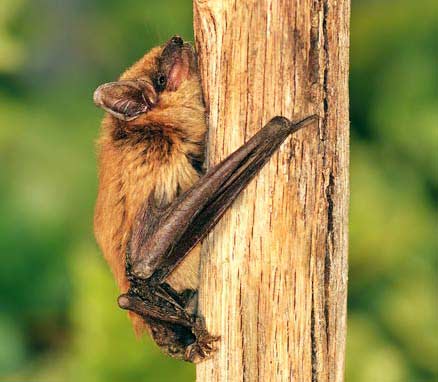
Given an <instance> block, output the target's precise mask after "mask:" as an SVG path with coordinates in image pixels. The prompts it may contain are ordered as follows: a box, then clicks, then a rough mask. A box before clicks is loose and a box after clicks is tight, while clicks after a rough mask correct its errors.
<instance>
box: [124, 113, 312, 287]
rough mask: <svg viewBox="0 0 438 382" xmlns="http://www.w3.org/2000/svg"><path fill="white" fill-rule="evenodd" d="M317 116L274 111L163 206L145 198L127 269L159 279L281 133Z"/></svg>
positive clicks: (263, 158) (205, 228) (224, 207)
mask: <svg viewBox="0 0 438 382" xmlns="http://www.w3.org/2000/svg"><path fill="white" fill-rule="evenodd" d="M317 120H318V119H317V117H316V116H311V117H308V118H305V119H303V120H301V121H300V122H298V123H291V122H290V121H289V120H287V119H286V118H283V117H275V118H274V119H272V120H271V121H270V122H269V123H268V124H267V125H266V126H264V127H263V128H262V129H261V130H260V131H259V132H258V133H257V134H256V135H255V136H254V137H252V138H251V139H250V140H249V141H248V142H247V143H246V144H244V145H243V146H242V147H241V148H239V149H238V150H237V151H235V152H234V153H233V154H231V155H230V156H229V157H227V158H226V159H225V160H224V161H222V162H221V163H219V164H218V165H216V166H214V167H213V168H211V169H210V170H209V171H208V172H207V173H206V174H205V175H204V176H203V177H202V178H201V179H199V181H198V182H197V183H196V184H194V185H193V186H192V188H190V189H189V190H188V191H187V192H185V193H184V194H182V195H181V196H180V197H178V198H177V199H176V200H175V201H174V202H172V203H171V204H170V205H169V206H168V207H166V208H164V209H160V208H159V207H156V206H155V205H154V201H153V199H152V198H150V199H149V200H148V202H147V203H146V205H145V206H144V208H143V209H142V211H141V213H140V214H139V217H138V219H137V221H136V224H135V227H134V229H133V235H132V238H131V245H130V254H129V257H128V258H129V263H130V265H129V268H130V270H131V272H132V274H133V275H134V276H135V277H138V278H143V279H150V281H151V282H153V283H157V284H158V283H161V282H162V281H163V280H164V279H165V278H166V276H167V275H168V274H169V273H170V272H171V271H172V270H173V269H174V268H175V267H176V266H177V265H178V263H179V262H180V261H181V260H182V259H183V258H184V256H185V255H186V254H187V253H188V252H189V251H190V250H191V249H192V248H193V247H194V246H195V245H196V244H197V243H198V242H199V241H200V240H202V239H203V238H204V237H205V236H206V235H207V234H208V232H210V231H211V229H212V228H213V227H214V226H215V224H216V223H217V222H218V221H219V219H220V218H221V216H222V215H223V214H224V212H225V211H226V210H227V209H228V208H229V207H230V205H231V203H233V201H234V200H235V199H236V197H237V196H238V195H239V193H240V192H241V191H242V190H243V189H244V188H245V187H246V185H247V184H248V183H249V182H250V180H251V179H253V178H254V176H255V175H256V174H257V172H258V171H259V170H260V169H261V168H262V167H263V166H264V164H265V163H266V162H267V161H268V160H269V158H270V157H271V155H272V154H273V153H274V152H275V150H277V148H278V147H279V146H280V145H281V143H282V142H283V141H284V140H285V139H286V137H287V136H289V135H290V134H292V133H294V132H296V131H298V130H299V129H301V128H302V127H304V126H307V125H309V124H311V123H312V122H316V121H317Z"/></svg>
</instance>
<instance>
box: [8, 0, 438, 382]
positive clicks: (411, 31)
mask: <svg viewBox="0 0 438 382" xmlns="http://www.w3.org/2000/svg"><path fill="white" fill-rule="evenodd" d="M140 3H141V4H140ZM140 3H139V2H137V1H132V0H128V1H126V0H125V1H115V0H111V1H109V0H105V1H104V0H88V1H86V0H69V1H56V0H38V1H31V0H1V2H0V164H1V170H0V184H1V188H0V212H1V213H0V256H1V267H0V381H29V382H30V381H44V382H46V381H48V382H50V381H83V382H88V381H89V382H118V381H121V382H140V381H170V380H178V381H191V380H193V379H194V367H193V366H191V365H188V364H186V363H182V362H178V361H173V360H171V359H169V358H167V357H164V356H162V355H161V353H160V352H159V351H158V350H157V347H156V346H155V345H152V344H151V343H150V342H149V340H147V339H145V340H144V342H147V344H144V343H138V342H136V340H135V339H134V336H133V334H132V332H131V330H130V329H129V324H128V322H127V318H126V316H125V313H124V312H122V311H121V310H119V309H117V308H115V298H116V296H117V291H116V288H115V286H114V282H113V280H112V278H111V275H110V272H109V270H108V268H107V266H106V264H105V263H104V261H103V259H102V258H101V256H100V254H99V253H98V250H97V248H96V245H95V243H94V239H93V236H92V213H93V204H94V199H95V193H96V187H97V184H96V168H95V148H94V142H95V138H96V136H97V132H98V126H99V121H100V119H101V116H102V113H101V111H99V110H97V109H96V108H95V107H94V106H93V103H92V100H91V95H92V91H93V90H94V88H95V87H96V86H97V85H98V84H100V83H102V82H106V81H108V80H111V79H114V78H116V77H117V75H118V74H119V73H120V71H121V69H124V68H126V67H127V66H128V65H130V64H131V63H132V62H133V61H135V60H136V59H137V58H138V57H140V56H141V55H142V54H143V53H144V52H145V51H146V50H148V49H149V48H151V47H153V46H155V45H157V44H159V43H161V42H163V41H165V40H166V39H167V38H168V37H169V36H171V35H173V34H175V33H178V34H181V35H183V36H185V37H186V38H192V30H191V29H192V14H191V12H192V9H191V1H190V0H185V1H177V0H175V1H170V0H161V1H159V2H153V1H150V2H145V1H143V2H140ZM437 72H438V1H436V0H419V1H416V2H412V1H410V0H409V1H408V0H399V1H382V0H380V1H379V0H353V4H352V19H351V81H350V83H351V121H352V124H351V229H350V232H351V241H350V248H351V250H350V283H349V318H348V326H349V332H348V348H347V371H346V373H347V378H346V381H347V382H374V381H375V382H404V381H406V382H417V381H418V382H429V381H437V369H438V333H437V323H438V320H437V318H438V317H437V288H436V287H437V277H436V276H437V256H436V255H437V246H436V244H437V240H436V236H437V234H438V232H437V225H436V218H437V194H438V176H437V163H438V157H437V155H438V80H437V79H438V76H437Z"/></svg>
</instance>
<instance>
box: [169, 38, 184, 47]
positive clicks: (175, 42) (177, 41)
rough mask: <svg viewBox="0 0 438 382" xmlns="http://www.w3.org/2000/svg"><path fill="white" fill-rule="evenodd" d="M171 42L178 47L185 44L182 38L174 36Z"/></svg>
mask: <svg viewBox="0 0 438 382" xmlns="http://www.w3.org/2000/svg"><path fill="white" fill-rule="evenodd" d="M170 42H171V43H172V44H175V45H178V46H183V44H184V40H183V39H182V38H181V36H173V37H172V38H171V39H170Z"/></svg>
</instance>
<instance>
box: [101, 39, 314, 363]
mask: <svg viewBox="0 0 438 382" xmlns="http://www.w3.org/2000/svg"><path fill="white" fill-rule="evenodd" d="M94 102H95V103H96V105H97V106H99V107H101V108H103V109H104V110H105V111H107V112H108V113H107V114H106V115H105V118H104V119H103V122H102V130H101V136H100V139H99V147H100V154H99V162H100V171H99V192H98V197H97V203H96V210H95V218H94V229H95V235H96V238H97V241H98V243H99V246H100V247H101V249H102V251H103V253H104V256H105V258H106V260H107V261H108V263H109V265H110V266H111V268H112V271H113V273H114V275H115V278H116V280H117V283H118V286H119V288H120V290H121V292H122V295H120V297H119V299H118V303H119V306H120V307H121V308H123V309H127V310H129V311H130V316H131V319H132V321H133V325H134V328H135V330H136V332H137V334H141V333H142V332H143V331H144V330H147V331H149V333H150V334H151V335H152V337H153V338H154V340H155V342H156V343H157V344H158V345H159V346H160V348H161V349H162V350H163V351H164V352H166V353H167V354H169V355H171V356H173V357H175V358H179V359H183V360H186V361H191V362H198V361H201V360H203V359H204V358H206V357H208V356H209V355H210V354H211V352H212V351H213V350H214V342H215V341H217V340H218V337H214V336H211V335H210V334H209V333H208V331H207V330H206V327H205V323H204V320H203V319H202V317H201V316H199V315H198V314H197V304H196V302H197V295H196V290H197V284H198V267H199V242H200V241H201V240H202V239H203V238H204V237H205V235H206V234H207V233H208V232H209V231H211V229H212V228H213V227H214V225H215V224H216V223H217V222H218V220H219V219H220V218H221V216H222V215H223V214H224V212H225V211H226V210H227V209H228V208H229V207H230V205H231V204H232V202H233V201H234V200H235V198H236V197H237V196H238V195H239V193H240V192H241V191H242V190H243V189H244V188H245V187H246V185H247V184H248V183H249V181H250V180H251V179H252V178H254V176H255V175H256V174H257V172H258V171H259V170H260V169H261V168H262V167H263V165H264V164H265V163H266V162H267V161H268V160H269V158H270V156H271V155H272V154H273V153H274V152H275V150H276V149H277V148H278V147H279V146H280V144H281V143H282V142H283V141H284V140H285V139H286V137H287V136H289V135H290V134H292V133H294V132H296V131H297V130H299V129H300V128H302V127H304V126H306V125H308V124H310V123H312V122H314V121H316V117H315V116H311V117H308V118H306V119H303V120H302V121H300V122H298V123H295V124H293V123H291V122H290V121H289V120H287V119H286V118H284V117H275V118H274V119H272V120H271V121H270V122H269V123H268V124H267V125H266V126H265V127H263V128H262V129H261V130H260V131H259V132H258V133H257V134H256V135H255V136H254V137H253V138H251V139H250V140H249V141H248V142H247V143H245V144H244V145H243V146H242V147H241V148H240V149H238V150H237V151H235V152H234V153H233V154H231V155H230V156H229V157H228V158H226V159H225V160H224V161H223V162H221V163H219V164H218V165H216V166H215V167H213V168H211V169H210V170H209V171H208V172H206V173H205V174H204V170H203V167H202V165H203V161H204V139H205V133H206V131H207V123H206V116H205V107H204V103H203V99H202V89H201V83H200V78H199V75H198V69H197V63H196V56H195V53H194V51H193V49H192V47H191V46H190V44H188V43H184V41H183V40H182V39H181V38H180V37H178V36H175V37H173V38H171V39H170V40H169V41H168V42H167V43H166V44H165V45H164V46H161V47H157V48H154V49H152V50H151V51H150V52H148V53H147V54H146V55H145V56H144V57H143V58H141V59H140V60H139V61H138V62H136V63H135V64H134V65H133V66H132V67H131V68H129V69H128V70H127V71H126V72H125V73H123V74H122V76H121V77H120V79H119V81H117V82H111V83H107V84H104V85H101V86H99V87H98V88H97V89H96V91H95V93H94Z"/></svg>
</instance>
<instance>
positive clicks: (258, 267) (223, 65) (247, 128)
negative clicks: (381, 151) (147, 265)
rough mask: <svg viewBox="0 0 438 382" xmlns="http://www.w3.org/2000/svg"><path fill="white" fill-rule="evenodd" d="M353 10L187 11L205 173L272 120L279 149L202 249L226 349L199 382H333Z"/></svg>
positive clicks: (244, 0)
mask: <svg viewBox="0 0 438 382" xmlns="http://www.w3.org/2000/svg"><path fill="white" fill-rule="evenodd" d="M349 12H350V4H349V0H337V1H334V0H333V1H332V0H270V1H269V0H259V1H257V0H241V1H239V2H237V1H232V0H222V1H214V0H194V26H195V37H196V46H197V50H198V53H199V61H200V70H201V75H202V82H203V88H204V92H205V94H204V95H205V99H206V103H207V105H208V107H209V112H208V113H209V114H208V116H209V126H210V130H209V152H208V160H209V163H210V164H211V165H213V164H216V163H218V162H219V161H220V160H221V159H223V158H225V157H226V156H227V155H228V154H230V153H231V152H232V151H234V150H235V149H236V148H238V147H239V146H240V145H241V144H243V143H244V142H245V141H247V140H248V139H249V138H250V137H251V136H252V135H254V133H255V132H256V131H257V130H258V129H260V128H261V127H262V126H263V125H264V124H265V123H266V122H267V121H268V120H270V119H271V118H272V117H274V116H276V115H283V116H286V117H288V118H290V119H292V120H295V121H296V120H298V119H300V118H303V117H305V116H308V115H310V114H314V113H315V114H318V115H319V116H321V118H322V119H321V121H320V123H319V125H314V126H310V127H307V128H306V129H304V130H301V131H300V132H298V133H297V134H296V135H294V136H292V137H291V138H289V139H288V140H286V142H285V143H284V144H283V145H282V146H281V148H280V149H279V151H278V153H276V154H274V156H273V157H272V158H271V160H270V161H269V163H268V164H267V165H266V166H265V168H264V169H263V170H262V171H261V173H260V174H259V176H258V177H257V178H256V179H255V180H254V181H252V182H251V184H250V185H249V187H248V188H247V189H246V190H245V191H244V192H243V195H241V196H240V197H239V198H238V200H237V201H236V202H235V203H234V204H233V207H232V208H231V210H230V211H229V212H227V213H226V215H225V216H224V218H223V219H222V220H221V222H220V223H219V224H218V225H217V227H216V229H215V230H214V232H212V233H211V234H210V235H209V237H208V239H207V240H206V242H205V245H204V248H203V251H204V256H203V260H202V261H203V262H202V267H201V272H202V276H201V277H202V280H201V287H200V309H201V313H202V314H203V315H204V316H205V318H206V321H207V326H208V328H209V330H210V331H211V333H213V334H217V335H220V336H221V340H220V342H219V344H218V351H217V352H216V353H215V355H214V357H213V358H212V359H209V360H208V361H205V362H203V363H201V364H199V365H198V367H197V379H198V381H199V382H212V381H224V382H225V381H227V382H235V381H236V382H237V381H263V382H268V381H303V382H310V381H318V382H319V381H342V380H343V374H344V350H345V334H346V333H345V332H346V296H347V249H348V200H349V185H348V153H349V141H348V139H349V120H348V48H349Z"/></svg>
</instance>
